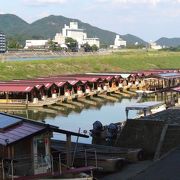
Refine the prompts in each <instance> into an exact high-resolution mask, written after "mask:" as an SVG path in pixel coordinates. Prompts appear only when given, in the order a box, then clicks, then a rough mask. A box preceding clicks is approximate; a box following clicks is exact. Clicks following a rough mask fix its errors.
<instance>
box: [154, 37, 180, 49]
mask: <svg viewBox="0 0 180 180" xmlns="http://www.w3.org/2000/svg"><path fill="white" fill-rule="evenodd" d="M156 43H157V44H158V45H161V46H166V47H178V46H180V38H166V37H162V38H160V39H158V40H157V41H156Z"/></svg>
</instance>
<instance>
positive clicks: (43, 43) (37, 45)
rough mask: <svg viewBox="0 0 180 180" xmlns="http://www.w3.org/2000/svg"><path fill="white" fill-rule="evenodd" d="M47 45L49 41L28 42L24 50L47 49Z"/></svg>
mask: <svg viewBox="0 0 180 180" xmlns="http://www.w3.org/2000/svg"><path fill="white" fill-rule="evenodd" d="M47 43H48V40H26V45H25V47H24V49H31V48H45V46H46V45H47Z"/></svg>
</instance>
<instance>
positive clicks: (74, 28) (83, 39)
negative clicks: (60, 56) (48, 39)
mask: <svg viewBox="0 0 180 180" xmlns="http://www.w3.org/2000/svg"><path fill="white" fill-rule="evenodd" d="M66 37H70V38H73V39H75V40H76V41H77V42H78V46H79V48H80V47H81V46H82V45H83V44H85V43H88V44H89V45H90V46H92V45H96V46H97V47H100V41H99V38H87V33H86V32H85V30H84V29H80V28H79V27H78V22H70V25H69V26H67V25H66V24H65V25H64V28H63V29H62V33H57V34H56V36H55V38H54V42H56V43H58V44H59V45H62V44H64V43H65V38H66Z"/></svg>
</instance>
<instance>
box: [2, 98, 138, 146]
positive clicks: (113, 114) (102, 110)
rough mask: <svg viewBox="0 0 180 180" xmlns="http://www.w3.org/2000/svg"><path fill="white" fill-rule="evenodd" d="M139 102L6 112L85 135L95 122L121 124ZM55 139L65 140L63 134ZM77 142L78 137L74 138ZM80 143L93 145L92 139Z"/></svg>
mask: <svg viewBox="0 0 180 180" xmlns="http://www.w3.org/2000/svg"><path fill="white" fill-rule="evenodd" d="M135 102H137V99H125V98H123V99H118V101H117V102H110V101H108V100H106V101H104V102H103V103H99V104H98V106H87V107H85V108H82V109H77V110H73V111H66V112H61V111H55V110H49V109H40V110H38V109H34V110H28V111H27V110H20V109H18V110H5V111H6V112H9V113H13V114H15V115H19V116H22V117H26V118H30V119H34V120H37V121H44V122H45V123H48V124H51V125H55V126H58V127H59V128H61V129H65V130H69V131H73V132H78V130H79V128H80V132H81V133H83V131H84V130H86V131H87V132H88V133H89V130H90V129H92V125H93V123H94V122H95V121H97V120H98V121H101V123H102V124H103V125H109V124H110V123H116V122H121V121H124V120H125V119H126V113H125V108H126V106H128V105H131V104H133V103H135ZM136 116H137V112H136V111H130V112H129V118H134V117H136ZM54 138H55V139H60V140H65V136H64V135H62V134H57V133H54ZM72 140H73V141H76V137H72ZM79 142H84V143H85V142H86V143H91V138H88V139H86V138H80V139H79Z"/></svg>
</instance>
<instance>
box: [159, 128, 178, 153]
mask: <svg viewBox="0 0 180 180" xmlns="http://www.w3.org/2000/svg"><path fill="white" fill-rule="evenodd" d="M179 145H180V126H178V125H169V126H168V129H167V132H166V135H165V137H164V141H163V144H162V147H161V151H160V152H161V155H163V154H165V153H167V152H168V151H170V150H171V149H173V148H176V147H177V146H179Z"/></svg>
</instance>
